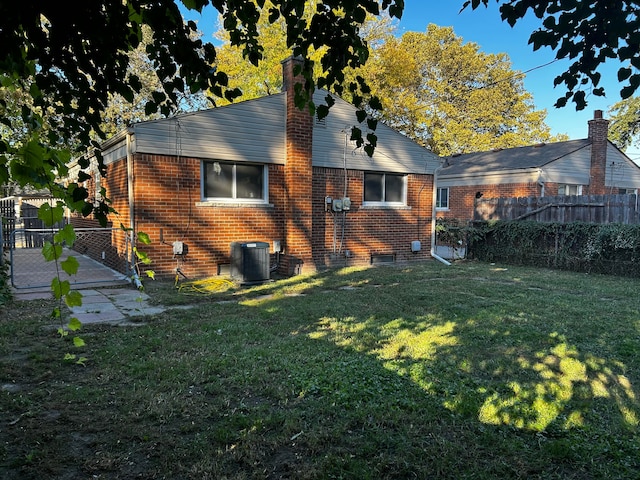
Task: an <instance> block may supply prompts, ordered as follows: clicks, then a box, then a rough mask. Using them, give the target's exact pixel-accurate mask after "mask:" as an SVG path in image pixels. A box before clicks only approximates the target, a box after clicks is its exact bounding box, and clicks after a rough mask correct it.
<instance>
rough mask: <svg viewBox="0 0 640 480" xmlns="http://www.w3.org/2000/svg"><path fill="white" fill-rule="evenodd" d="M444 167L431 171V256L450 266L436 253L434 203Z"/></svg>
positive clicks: (442, 164)
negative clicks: (440, 174)
mask: <svg viewBox="0 0 640 480" xmlns="http://www.w3.org/2000/svg"><path fill="white" fill-rule="evenodd" d="M443 166H444V160H443V163H441V164H440V165H439V166H438V168H436V169H435V170H434V171H433V199H432V201H431V252H430V253H431V256H432V257H433V258H435V259H436V260H438V261H439V262H442V263H444V264H445V265H447V266H450V265H451V262H449V261H448V260H445V259H444V258H442V257H441V256H440V255H438V254H437V253H436V201H437V199H438V173H440V170H442V168H443Z"/></svg>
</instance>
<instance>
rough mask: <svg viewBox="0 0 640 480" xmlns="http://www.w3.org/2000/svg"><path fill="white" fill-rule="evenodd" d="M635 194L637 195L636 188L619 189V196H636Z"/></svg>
mask: <svg viewBox="0 0 640 480" xmlns="http://www.w3.org/2000/svg"><path fill="white" fill-rule="evenodd" d="M637 194H638V189H637V188H621V189H620V195H637Z"/></svg>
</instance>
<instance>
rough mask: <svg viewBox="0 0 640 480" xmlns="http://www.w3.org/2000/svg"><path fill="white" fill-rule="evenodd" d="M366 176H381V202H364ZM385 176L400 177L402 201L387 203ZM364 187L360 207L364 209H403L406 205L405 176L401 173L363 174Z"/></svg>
mask: <svg viewBox="0 0 640 480" xmlns="http://www.w3.org/2000/svg"><path fill="white" fill-rule="evenodd" d="M368 174H374V175H382V198H383V200H382V201H372V200H364V198H366V197H365V194H366V192H365V189H366V185H367V183H366V176H367V175H368ZM387 175H393V176H394V177H400V178H401V179H402V200H401V201H399V202H388V201H386V200H385V198H386V191H385V188H386V184H387V182H386V178H387ZM363 180H364V185H363V188H362V197H363V198H362V205H363V206H365V207H405V206H406V205H407V175H406V174H403V173H387V172H364V177H363Z"/></svg>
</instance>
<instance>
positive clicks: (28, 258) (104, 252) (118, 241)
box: [9, 228, 132, 289]
mask: <svg viewBox="0 0 640 480" xmlns="http://www.w3.org/2000/svg"><path fill="white" fill-rule="evenodd" d="M57 231H58V229H55V228H48V229H45V228H23V229H17V230H14V231H13V232H11V238H10V241H9V244H10V245H11V249H10V256H9V261H10V276H11V285H12V286H13V287H14V288H16V289H20V288H40V287H49V286H50V285H51V281H52V279H53V278H54V277H56V276H60V278H61V280H69V282H70V283H71V284H72V285H87V284H97V285H100V284H119V283H125V282H128V281H129V279H130V278H131V275H132V271H131V263H130V259H131V258H132V257H131V242H130V239H129V236H128V235H127V232H125V231H123V230H122V229H120V228H76V229H75V234H76V239H75V241H74V243H73V245H71V246H64V248H63V254H62V257H61V258H60V261H63V260H65V259H66V258H67V257H69V256H73V257H75V258H76V259H77V260H78V263H79V268H78V272H77V273H76V274H74V275H68V274H67V273H65V272H64V271H63V270H62V269H61V268H60V265H59V262H47V261H46V260H45V258H44V256H43V255H42V246H43V245H44V244H45V243H46V242H48V241H49V242H50V241H52V240H53V236H54V235H55V233H56V232H57Z"/></svg>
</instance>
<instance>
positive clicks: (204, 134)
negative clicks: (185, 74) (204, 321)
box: [102, 90, 441, 174]
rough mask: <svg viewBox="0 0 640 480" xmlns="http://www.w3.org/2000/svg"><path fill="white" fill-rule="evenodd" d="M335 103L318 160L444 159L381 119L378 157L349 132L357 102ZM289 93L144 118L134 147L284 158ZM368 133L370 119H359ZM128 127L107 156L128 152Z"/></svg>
mask: <svg viewBox="0 0 640 480" xmlns="http://www.w3.org/2000/svg"><path fill="white" fill-rule="evenodd" d="M327 94H328V92H327V91H324V90H318V91H316V92H315V93H314V99H313V100H314V103H315V104H316V105H321V104H324V103H325V97H326V96H327ZM331 96H332V97H333V100H334V102H335V103H334V105H333V106H332V108H331V111H330V113H329V116H328V117H326V119H325V121H324V122H323V123H322V124H318V122H316V124H315V125H314V129H313V137H312V142H313V166H314V167H328V168H343V167H344V165H345V162H346V166H347V168H350V169H354V170H370V171H382V172H395V173H425V174H433V172H434V171H435V169H436V168H437V167H439V166H440V163H441V159H440V157H439V156H437V155H435V154H434V153H433V152H431V151H430V150H427V149H426V148H424V147H422V146H421V145H419V144H418V143H416V142H414V141H413V140H411V139H410V138H408V137H406V136H404V135H402V134H400V133H399V132H397V131H395V130H393V129H392V128H390V127H388V126H387V125H384V124H383V123H382V122H378V127H377V129H376V131H375V134H376V136H377V138H378V144H377V147H376V150H375V152H374V155H373V157H369V156H368V155H367V154H366V153H365V152H364V150H363V149H362V148H358V149H357V148H356V147H355V144H354V142H351V141H350V139H349V137H350V134H351V127H352V126H354V125H355V124H356V122H357V120H356V116H355V111H356V108H355V107H354V106H353V105H351V104H350V103H348V102H346V101H344V100H342V99H340V98H339V97H337V96H335V95H333V94H332V95H331ZM285 121H286V102H285V93H284V92H283V93H277V94H274V95H267V96H265V97H260V98H256V99H252V100H246V101H242V102H238V103H233V104H230V105H226V106H223V107H217V108H211V109H208V110H201V111H197V112H190V113H185V114H181V115H177V116H175V117H171V118H163V119H158V120H150V121H145V122H139V123H135V124H133V125H131V126H130V127H129V128H128V130H127V131H128V133H130V134H133V135H132V153H147V154H156V155H172V156H173V155H177V156H184V157H193V158H203V159H215V160H228V161H239V162H243V161H244V162H255V163H272V164H284V163H285V161H286V159H285V157H286V154H285ZM359 127H360V128H361V130H362V134H363V136H365V135H366V134H367V133H369V130H368V129H367V127H366V122H365V123H364V124H361V125H359ZM127 131H123V132H120V134H118V135H117V136H116V137H114V138H112V139H109V140H107V141H106V142H105V143H103V146H102V151H103V157H104V159H105V162H106V163H107V164H108V163H110V162H111V161H115V160H118V159H120V158H123V156H124V154H125V149H124V143H125V137H126V133H127Z"/></svg>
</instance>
